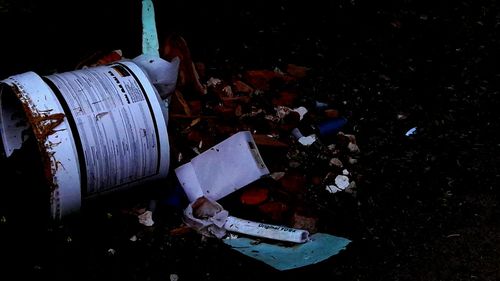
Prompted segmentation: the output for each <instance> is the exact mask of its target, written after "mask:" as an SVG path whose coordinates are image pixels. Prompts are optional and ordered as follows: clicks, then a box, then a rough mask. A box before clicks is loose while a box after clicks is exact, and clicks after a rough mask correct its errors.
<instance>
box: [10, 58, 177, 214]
mask: <svg viewBox="0 0 500 281" xmlns="http://www.w3.org/2000/svg"><path fill="white" fill-rule="evenodd" d="M167 116H168V114H167V108H166V105H165V103H164V102H163V101H162V99H161V98H160V96H159V94H158V92H157V90H156V88H155V86H154V85H153V83H152V82H151V79H150V77H149V76H148V73H147V72H146V71H145V70H144V68H141V67H140V66H139V65H138V64H136V63H134V62H133V61H120V62H117V63H114V64H110V65H106V66H98V67H93V68H87V69H83V70H76V71H70V72H65V73H59V74H53V75H48V76H39V75H37V74H36V73H34V72H26V73H23V74H19V75H14V76H11V77H9V78H7V79H5V80H2V81H0V129H1V131H0V133H1V135H2V142H3V148H4V152H5V155H6V156H7V157H9V156H10V155H12V153H13V152H14V151H15V150H17V149H20V148H21V147H22V145H23V143H24V142H26V139H27V136H31V137H34V138H35V139H36V143H37V146H38V149H39V151H40V156H41V162H42V164H41V165H42V168H43V173H44V178H45V180H46V181H47V185H48V186H49V189H50V214H51V216H52V218H54V219H60V218H62V217H64V216H65V215H68V214H70V213H73V212H75V211H78V210H79V209H80V207H81V204H82V200H83V199H87V198H90V197H94V196H96V195H99V194H103V193H107V192H112V191H116V190H120V189H124V188H127V187H131V186H134V185H139V184H143V183H145V182H147V181H150V180H157V179H161V178H163V177H166V175H167V173H168V168H169V142H168V134H167V122H168V117H167Z"/></svg>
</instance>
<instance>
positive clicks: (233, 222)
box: [223, 216, 309, 243]
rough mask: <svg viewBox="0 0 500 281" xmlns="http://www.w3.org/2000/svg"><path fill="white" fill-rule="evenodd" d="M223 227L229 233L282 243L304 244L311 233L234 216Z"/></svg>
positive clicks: (229, 217) (228, 218)
mask: <svg viewBox="0 0 500 281" xmlns="http://www.w3.org/2000/svg"><path fill="white" fill-rule="evenodd" d="M223 227H224V228H225V229H226V230H227V231H232V232H237V233H242V234H247V235H251V236H256V237H263V238H269V239H275V240H280V241H289V242H295V243H304V242H307V241H308V240H309V232H308V231H307V230H303V229H296V228H289V227H286V226H279V225H272V224H265V223H260V222H254V221H249V220H244V219H240V218H236V217H233V216H228V217H227V220H226V223H225V224H224V226H223Z"/></svg>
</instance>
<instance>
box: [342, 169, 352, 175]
mask: <svg viewBox="0 0 500 281" xmlns="http://www.w3.org/2000/svg"><path fill="white" fill-rule="evenodd" d="M349 174H350V173H349V171H348V170H347V169H344V170H342V175H344V176H348V175H349Z"/></svg>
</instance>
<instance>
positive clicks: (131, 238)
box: [129, 235, 137, 242]
mask: <svg viewBox="0 0 500 281" xmlns="http://www.w3.org/2000/svg"><path fill="white" fill-rule="evenodd" d="M129 240H130V241H132V242H135V241H137V236H135V235H133V236H132V237H130V239H129Z"/></svg>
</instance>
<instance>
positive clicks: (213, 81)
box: [207, 77, 222, 87]
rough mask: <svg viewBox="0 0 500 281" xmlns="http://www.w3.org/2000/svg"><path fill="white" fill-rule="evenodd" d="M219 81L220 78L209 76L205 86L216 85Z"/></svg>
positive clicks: (220, 81)
mask: <svg viewBox="0 0 500 281" xmlns="http://www.w3.org/2000/svg"><path fill="white" fill-rule="evenodd" d="M220 83H222V80H220V79H219V78H214V77H210V79H208V81H207V87H213V86H217V85H219V84H220Z"/></svg>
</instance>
